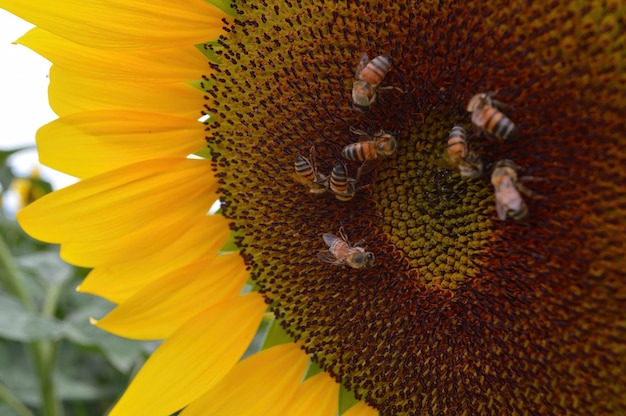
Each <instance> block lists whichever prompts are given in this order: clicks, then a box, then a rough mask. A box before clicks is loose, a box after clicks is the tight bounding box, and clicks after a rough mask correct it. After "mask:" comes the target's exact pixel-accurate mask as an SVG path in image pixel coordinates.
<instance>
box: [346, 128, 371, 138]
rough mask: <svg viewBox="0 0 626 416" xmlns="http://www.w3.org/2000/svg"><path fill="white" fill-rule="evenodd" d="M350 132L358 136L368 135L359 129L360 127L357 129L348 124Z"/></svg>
mask: <svg viewBox="0 0 626 416" xmlns="http://www.w3.org/2000/svg"><path fill="white" fill-rule="evenodd" d="M350 133H354V134H356V135H359V136H369V134H367V133H366V132H365V131H363V130H361V129H357V128H355V127H352V126H350Z"/></svg>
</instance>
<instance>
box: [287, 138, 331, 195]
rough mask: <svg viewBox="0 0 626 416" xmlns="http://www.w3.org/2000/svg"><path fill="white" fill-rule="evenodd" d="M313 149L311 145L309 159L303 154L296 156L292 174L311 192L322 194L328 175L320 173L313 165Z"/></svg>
mask: <svg viewBox="0 0 626 416" xmlns="http://www.w3.org/2000/svg"><path fill="white" fill-rule="evenodd" d="M314 152H315V150H314V148H313V147H311V151H310V154H309V157H310V158H311V159H310V160H309V159H307V158H306V157H304V156H298V157H297V158H296V163H295V164H294V166H295V169H296V172H295V174H294V175H293V176H294V179H296V181H298V182H300V183H302V184H304V185H306V186H308V187H309V192H310V193H313V194H323V193H324V192H326V191H327V190H328V176H326V175H322V174H321V173H319V172H318V171H317V167H316V166H315V153H314Z"/></svg>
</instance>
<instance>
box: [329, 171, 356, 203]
mask: <svg viewBox="0 0 626 416" xmlns="http://www.w3.org/2000/svg"><path fill="white" fill-rule="evenodd" d="M356 184H357V180H356V179H354V178H350V177H348V171H347V169H346V165H344V164H343V163H338V164H337V165H336V166H335V167H334V168H333V171H332V172H331V174H330V190H331V191H332V192H333V193H334V194H335V198H337V199H338V200H340V201H349V200H351V199H352V198H354V195H355V194H356V191H357V185H356Z"/></svg>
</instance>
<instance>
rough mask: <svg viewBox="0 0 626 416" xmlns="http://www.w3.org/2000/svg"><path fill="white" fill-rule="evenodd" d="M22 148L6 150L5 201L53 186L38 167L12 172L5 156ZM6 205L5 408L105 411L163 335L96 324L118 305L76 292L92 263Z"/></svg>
mask: <svg viewBox="0 0 626 416" xmlns="http://www.w3.org/2000/svg"><path fill="white" fill-rule="evenodd" d="M20 150H22V149H15V150H13V151H2V152H0V186H1V187H2V194H1V196H2V199H1V200H0V201H5V200H6V196H7V194H9V193H12V196H13V200H16V199H17V200H18V204H19V203H23V204H26V203H30V202H32V200H34V199H37V198H38V197H40V196H42V195H43V194H45V193H47V192H50V191H51V186H50V184H49V183H47V182H46V181H44V180H42V179H40V178H39V177H38V175H37V174H36V173H35V174H34V175H33V176H32V177H28V178H24V177H21V178H20V177H16V176H15V175H14V174H13V171H12V170H11V168H10V167H9V166H8V165H7V164H6V162H7V159H8V157H9V156H10V155H11V154H13V153H15V152H17V151H20ZM17 183H19V189H17V188H18V187H17V186H16V184H17ZM29 187H30V188H29ZM2 208H3V209H2V210H1V213H0V415H3V416H4V415H20V416H21V415H45V416H56V415H102V414H105V413H106V412H107V409H109V408H110V407H111V406H112V404H113V403H114V402H115V401H116V400H117V398H118V397H119V396H120V395H121V393H122V392H123V391H124V389H125V388H126V386H127V384H128V382H129V379H130V378H131V377H132V375H133V374H134V372H136V371H137V370H138V369H139V368H140V367H141V365H142V364H143V362H144V361H145V360H146V358H147V356H148V355H149V353H150V352H152V351H153V350H154V349H155V348H156V346H157V345H158V343H157V342H137V341H131V340H127V339H123V338H120V337H117V336H115V335H111V334H109V333H106V332H104V331H101V330H99V329H98V328H96V327H94V326H92V325H91V324H90V323H89V318H90V317H94V318H101V317H103V316H104V315H106V314H107V312H108V311H110V310H111V309H112V308H113V307H114V305H113V304H111V303H109V302H107V301H105V300H103V299H100V298H97V297H94V296H91V295H87V294H81V293H78V292H76V290H75V288H76V286H77V285H78V284H79V283H80V282H81V280H82V279H83V278H84V277H85V276H86V275H87V273H88V270H86V269H80V268H76V267H73V266H71V265H68V264H67V263H65V262H63V261H62V260H61V259H60V257H59V250H58V247H57V246H53V245H49V244H44V243H41V242H38V241H35V240H33V239H32V238H30V237H28V236H27V235H26V234H24V232H23V231H22V230H21V229H20V227H19V225H18V224H17V223H16V221H15V218H14V217H13V215H12V214H11V213H10V212H9V213H7V212H6V210H5V208H6V207H5V206H4V205H3V207H2Z"/></svg>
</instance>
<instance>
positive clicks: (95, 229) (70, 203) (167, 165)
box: [18, 159, 217, 243]
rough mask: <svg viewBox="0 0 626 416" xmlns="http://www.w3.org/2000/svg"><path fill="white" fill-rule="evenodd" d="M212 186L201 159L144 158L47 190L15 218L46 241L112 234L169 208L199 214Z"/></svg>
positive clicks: (208, 166) (212, 192)
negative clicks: (44, 194) (62, 187)
mask: <svg viewBox="0 0 626 416" xmlns="http://www.w3.org/2000/svg"><path fill="white" fill-rule="evenodd" d="M216 190H217V183H216V180H215V179H214V178H213V173H212V171H211V163H210V162H208V161H206V160H194V159H155V160H147V161H143V162H140V163H136V164H133V165H128V166H124V167H122V168H120V169H117V170H113V171H110V172H107V173H105V174H102V175H99V176H95V177H93V178H89V179H86V180H84V181H81V182H79V183H77V184H75V185H72V186H70V187H68V188H65V189H61V190H59V191H56V192H53V193H51V194H48V195H46V196H45V197H43V198H41V199H39V200H37V201H35V203H33V204H31V205H29V206H27V207H26V208H24V209H23V210H22V211H20V212H19V213H18V220H19V222H20V224H21V225H22V227H23V228H24V230H25V231H26V232H27V233H29V234H30V235H32V236H33V237H35V238H38V239H40V240H43V241H47V242H53V243H62V242H87V241H100V240H105V239H114V238H119V237H123V236H124V235H127V234H129V233H132V232H133V231H135V230H136V229H138V228H141V227H144V226H151V225H153V223H154V222H155V221H158V220H159V218H160V217H162V216H163V215H165V214H167V213H168V212H169V211H176V212H177V213H178V214H179V215H192V216H196V217H201V216H202V215H203V214H204V213H205V212H206V211H208V209H209V208H210V206H211V204H212V203H213V202H214V201H215V199H214V196H215V193H216ZM163 238H164V239H166V238H168V237H167V236H163Z"/></svg>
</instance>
